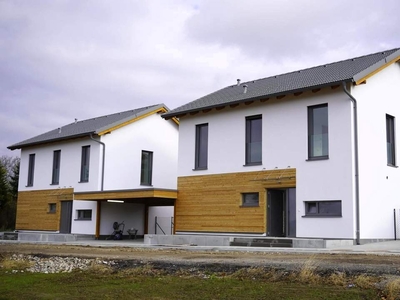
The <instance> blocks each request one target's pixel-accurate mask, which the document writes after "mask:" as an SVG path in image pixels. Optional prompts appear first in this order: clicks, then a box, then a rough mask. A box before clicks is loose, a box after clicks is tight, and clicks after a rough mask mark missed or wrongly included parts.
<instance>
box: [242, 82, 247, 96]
mask: <svg viewBox="0 0 400 300" xmlns="http://www.w3.org/2000/svg"><path fill="white" fill-rule="evenodd" d="M243 88H244V90H243V94H246V93H247V84H244V85H243Z"/></svg>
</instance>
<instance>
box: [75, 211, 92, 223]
mask: <svg viewBox="0 0 400 300" xmlns="http://www.w3.org/2000/svg"><path fill="white" fill-rule="evenodd" d="M92 217H93V212H92V210H91V209H77V210H76V219H75V220H76V221H91V220H92Z"/></svg>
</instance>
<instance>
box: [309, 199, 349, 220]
mask: <svg viewBox="0 0 400 300" xmlns="http://www.w3.org/2000/svg"><path fill="white" fill-rule="evenodd" d="M304 203H305V212H306V215H305V216H306V217H341V216H342V201H340V200H337V201H336V200H335V201H306V202H304Z"/></svg>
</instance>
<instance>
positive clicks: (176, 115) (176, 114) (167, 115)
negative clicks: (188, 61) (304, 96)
mask: <svg viewBox="0 0 400 300" xmlns="http://www.w3.org/2000/svg"><path fill="white" fill-rule="evenodd" d="M342 82H346V83H347V82H353V79H352V78H349V79H345V80H341V81H335V82H329V83H325V84H320V85H313V86H308V87H304V88H300V89H294V90H287V91H285V92H280V93H274V94H265V95H262V96H257V97H251V98H245V99H240V100H235V101H230V102H226V103H220V104H216V105H208V106H203V107H201V108H193V109H188V110H182V111H179V112H168V113H164V114H162V115H161V116H162V117H163V118H164V119H166V120H168V119H170V118H179V116H182V115H185V114H189V113H193V112H199V111H202V110H207V109H213V108H217V107H224V106H227V105H234V104H241V103H245V102H249V101H257V100H261V99H265V98H272V97H278V96H282V95H287V94H293V93H298V92H304V91H308V90H313V89H318V88H324V87H328V86H335V85H340V84H341V83H342Z"/></svg>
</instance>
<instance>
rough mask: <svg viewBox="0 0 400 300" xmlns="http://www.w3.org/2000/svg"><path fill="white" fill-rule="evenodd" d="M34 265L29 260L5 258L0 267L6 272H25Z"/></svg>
mask: <svg viewBox="0 0 400 300" xmlns="http://www.w3.org/2000/svg"><path fill="white" fill-rule="evenodd" d="M33 265H34V263H33V262H31V261H29V260H27V259H13V258H12V257H3V258H2V260H1V262H0V267H1V268H2V269H4V270H7V271H8V270H18V271H23V270H26V269H28V268H30V267H32V266H33Z"/></svg>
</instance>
